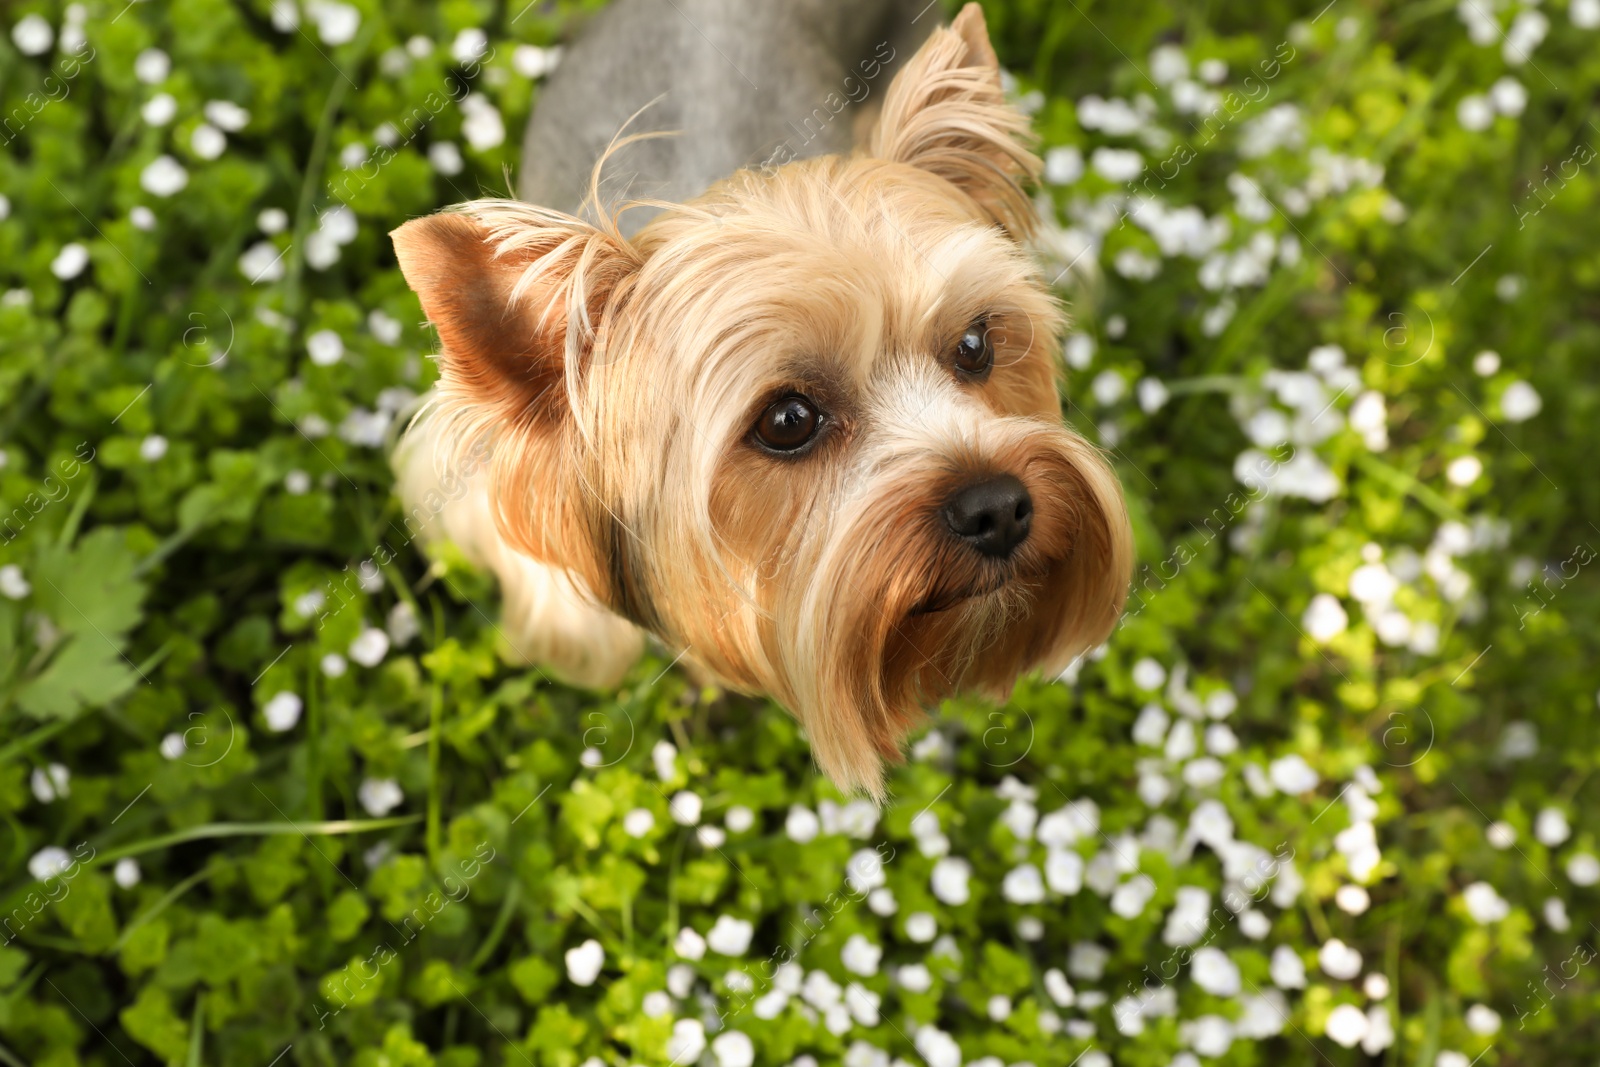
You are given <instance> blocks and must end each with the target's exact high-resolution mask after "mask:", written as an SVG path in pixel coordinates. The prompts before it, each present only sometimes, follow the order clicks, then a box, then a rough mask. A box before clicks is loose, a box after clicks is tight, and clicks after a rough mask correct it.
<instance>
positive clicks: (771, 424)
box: [393, 0, 1133, 797]
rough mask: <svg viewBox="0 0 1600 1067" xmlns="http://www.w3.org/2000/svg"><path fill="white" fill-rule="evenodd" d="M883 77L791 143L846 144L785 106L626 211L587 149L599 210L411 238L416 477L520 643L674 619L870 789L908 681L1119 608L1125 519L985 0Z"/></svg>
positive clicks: (893, 735) (543, 643)
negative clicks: (425, 355)
mask: <svg viewBox="0 0 1600 1067" xmlns="http://www.w3.org/2000/svg"><path fill="white" fill-rule="evenodd" d="M625 5H626V0H625V3H624V5H619V6H625ZM634 6H635V7H638V6H639V5H637V4H635V5H634ZM654 6H655V7H657V8H659V7H660V5H654ZM758 6H762V7H765V6H766V5H758ZM772 6H773V7H774V8H778V7H786V6H788V5H772ZM800 6H803V5H800ZM833 6H834V7H838V6H839V4H838V3H837V0H833ZM856 6H858V7H861V8H863V9H867V8H873V7H874V5H873V3H872V2H871V0H867V2H864V3H859V4H857V5H856ZM878 7H883V8H885V9H889V8H892V9H894V11H899V10H900V9H901V8H903V7H904V5H903V4H899V3H898V0H891V2H890V3H887V4H884V3H883V2H882V0H879V3H878ZM891 13H892V12H891ZM880 14H881V12H880ZM845 21H848V20H845ZM931 21H932V19H931V17H930V19H929V22H931ZM840 24H843V23H842V22H841V23H840ZM905 28H906V27H905V24H904V22H903V20H902V22H901V23H900V24H899V29H900V30H902V31H904V30H905ZM912 35H914V31H913V34H912ZM680 36H684V35H680ZM907 36H908V35H907V34H902V36H901V37H900V38H899V39H900V40H905V39H907ZM886 39H887V38H886ZM707 43H709V44H712V47H713V49H715V50H716V51H717V52H718V54H719V55H722V54H723V53H725V52H727V51H728V49H727V48H718V47H717V45H716V44H715V43H713V42H711V41H710V39H708V40H707ZM878 51H879V52H880V54H881V53H882V52H883V49H882V48H880V49H879V50H878ZM891 51H892V49H891ZM725 58H726V57H725ZM745 58H746V61H747V62H751V60H750V59H749V57H748V55H746V56H745ZM757 58H758V59H759V57H757ZM714 61H715V57H713V62H714ZM880 61H882V62H888V61H885V60H881V57H880ZM568 62H569V63H576V62H577V60H576V58H574V57H569V59H568ZM729 66H730V67H735V68H736V67H737V66H738V64H737V63H735V62H733V61H732V60H731V59H730V61H729ZM579 69H580V70H583V71H585V73H583V74H581V75H580V76H587V77H594V76H595V75H594V74H593V71H594V69H595V68H594V66H593V65H590V66H589V67H587V68H584V67H583V66H582V65H580V68H579ZM858 69H859V72H860V76H861V77H857V82H858V83H860V81H861V78H862V77H865V75H866V70H867V68H866V67H865V66H861V67H859V68H858ZM741 76H742V74H741ZM850 76H851V77H855V76H856V75H855V73H854V72H853V73H852V74H851V75H850ZM886 80H887V79H886ZM870 91H871V93H876V94H879V95H881V98H882V99H881V106H879V107H877V108H876V113H875V114H873V113H870V112H867V111H865V110H863V111H862V112H861V114H860V115H858V116H857V117H856V119H855V120H852V121H851V122H841V123H838V124H836V125H837V129H835V130H830V131H827V136H826V137H818V138H814V139H808V140H807V142H805V143H804V144H803V145H802V148H808V147H813V145H812V143H811V142H812V140H815V141H816V142H817V143H818V144H817V146H816V147H826V145H827V144H828V141H829V138H832V139H835V140H836V139H837V138H838V137H839V136H841V134H840V132H839V131H840V130H846V129H847V128H848V127H854V128H856V129H858V130H859V131H860V134H861V139H860V142H859V144H858V146H857V147H856V148H855V149H854V150H853V151H849V152H838V151H834V152H828V153H826V154H809V155H808V154H807V153H806V152H805V151H803V150H802V151H796V150H795V148H794V145H793V143H792V141H793V140H798V139H799V136H800V134H801V133H802V131H801V130H800V128H798V127H793V126H791V127H790V128H791V129H794V130H795V133H794V135H792V140H791V142H790V143H789V144H787V145H784V146H781V147H783V148H786V149H787V151H779V152H778V153H777V154H776V158H774V155H773V154H770V153H768V152H767V150H768V149H769V148H771V147H774V146H772V145H771V144H770V142H771V140H772V132H773V131H772V129H771V127H770V125H769V126H768V127H764V128H762V129H760V130H758V131H756V132H755V133H752V134H751V135H750V136H749V137H747V138H746V144H745V153H746V154H745V157H744V158H746V159H747V160H749V161H750V162H752V163H754V164H755V165H752V166H746V167H744V168H742V169H738V170H736V171H734V172H733V173H731V174H730V175H728V176H726V177H723V178H722V180H720V181H718V182H716V183H715V184H713V185H711V187H710V188H709V189H707V190H705V191H704V192H702V193H700V194H699V195H697V196H692V197H686V198H685V199H684V200H683V202H681V203H668V202H664V201H661V200H660V199H659V198H657V199H654V200H652V201H651V203H650V207H651V208H652V209H653V210H655V211H656V212H658V214H656V215H655V216H654V217H653V218H652V219H651V220H650V221H649V222H647V223H646V224H645V225H643V226H642V228H640V229H639V230H638V231H637V232H636V233H632V234H631V235H630V234H629V233H628V232H626V231H625V230H624V228H623V225H622V224H621V223H620V222H619V220H618V218H617V216H616V215H614V214H611V213H609V212H606V211H604V210H603V209H602V208H601V206H600V203H599V200H600V180H599V168H598V167H595V168H594V169H593V172H592V178H591V182H590V186H589V188H590V199H589V202H588V204H587V208H588V210H589V213H591V214H593V215H595V216H597V221H595V222H592V223H591V222H587V221H582V220H581V219H580V218H579V217H577V214H567V213H565V212H563V211H559V210H555V209H552V208H545V207H537V206H534V205H533V204H531V203H525V202H522V201H515V200H477V201H473V202H471V203H466V204H460V205H457V206H455V207H454V208H451V209H449V210H447V211H444V212H441V213H439V214H436V215H431V216H428V217H426V218H421V219H416V220H413V221H411V222H408V223H406V224H405V225H403V226H401V227H400V228H399V229H397V230H395V231H394V234H393V238H394V245H395V251H396V254H397V256H398V258H399V261H400V267H401V269H402V271H403V272H404V274H405V277H406V280H407V282H409V283H410V285H411V287H412V288H413V289H414V290H415V291H416V293H417V295H418V296H419V297H420V298H421V301H422V307H423V310H424V311H425V312H426V314H427V316H428V318H429V320H431V322H432V323H433V324H434V326H435V327H436V328H437V330H438V333H439V339H440V342H441V352H440V355H439V362H440V369H441V377H440V381H439V383H438V386H437V388H436V391H435V393H434V395H433V396H432V398H431V404H430V407H431V410H430V411H429V412H428V413H427V414H426V415H425V416H424V417H423V418H422V419H420V420H419V421H418V422H417V423H416V424H414V426H413V428H412V429H411V430H410V432H409V433H408V436H407V439H406V441H405V442H404V444H403V445H402V448H401V450H400V452H399V453H398V456H397V466H398V468H399V471H400V479H401V494H402V496H403V498H404V499H405V500H406V502H407V506H408V507H410V508H413V509H414V510H426V511H428V514H429V515H430V516H432V517H436V518H437V521H435V522H433V523H432V524H431V526H430V527H429V529H428V530H427V531H426V532H425V534H424V536H425V537H428V538H434V539H448V540H450V541H453V542H455V543H456V544H457V545H458V546H459V547H460V548H461V549H462V551H463V552H464V553H465V554H466V555H467V556H468V557H469V558H470V559H472V560H474V561H476V562H477V563H479V564H481V565H482V566H485V567H487V568H489V569H491V570H493V571H494V573H495V574H496V575H497V576H498V578H499V581H500V585H501V588H502V589H503V592H504V597H505V612H504V619H503V628H504V630H505V631H506V636H507V641H508V643H509V644H510V645H511V646H512V648H513V649H514V650H515V651H517V652H518V653H520V655H521V656H523V657H524V658H525V659H527V660H529V661H531V662H536V663H539V664H541V665H544V666H546V667H549V668H550V669H551V670H552V671H554V672H555V673H556V674H557V675H559V676H561V677H563V678H565V679H567V680H569V681H572V682H575V683H578V684H582V685H590V686H609V685H612V684H615V683H616V682H617V681H618V680H619V679H620V677H621V675H622V674H623V672H624V671H625V670H626V669H627V668H628V667H629V666H630V665H631V664H632V663H633V662H634V661H635V660H636V658H637V657H638V655H639V654H640V652H641V649H642V645H643V640H644V635H645V634H651V635H654V636H655V637H656V638H658V639H659V640H660V641H661V642H663V643H664V644H665V645H666V646H667V647H668V649H669V650H672V651H680V652H681V653H682V656H683V658H684V659H685V660H686V661H688V662H691V663H692V664H693V665H694V667H695V669H696V670H697V672H698V673H699V674H700V675H701V676H702V677H705V678H708V679H710V680H714V681H716V682H718V683H720V684H722V685H724V686H726V687H729V688H731V689H733V690H737V691H743V692H750V693H764V694H768V695H770V696H771V697H772V698H773V699H775V700H776V701H778V702H780V703H782V704H783V705H784V706H786V707H787V708H789V709H790V710H791V711H792V712H793V713H794V714H795V715H796V716H797V717H798V718H799V720H800V722H801V723H802V725H803V726H804V728H805V730H806V732H807V734H808V736H809V738H810V741H811V746H812V751H813V753H814V754H815V758H816V760H817V762H818V764H819V765H820V766H821V768H822V770H823V771H824V772H825V773H826V774H827V775H828V776H829V777H830V778H832V779H833V780H834V781H835V782H837V783H838V784H839V785H840V786H841V787H844V788H858V789H863V790H866V791H868V792H870V793H872V794H873V795H875V796H879V797H881V796H882V795H883V775H884V764H885V761H886V760H894V759H897V758H898V757H899V755H900V751H901V745H902V742H903V740H904V738H905V735H906V734H907V732H908V731H909V730H911V728H912V727H913V726H914V725H915V724H916V723H917V721H918V720H919V718H920V717H921V715H922V712H923V710H924V709H926V708H928V707H929V706H931V705H933V704H936V703H937V702H938V701H940V700H942V699H944V698H946V697H949V696H951V695H953V694H956V693H958V692H968V691H972V692H979V693H984V694H987V695H990V696H992V697H994V698H995V699H1005V698H1006V697H1007V696H1008V695H1009V693H1010V691H1011V688H1012V686H1013V684H1014V683H1015V681H1016V679H1017V678H1018V676H1019V675H1021V674H1022V673H1024V672H1026V671H1030V670H1034V669H1043V670H1045V671H1048V672H1054V671H1059V670H1061V669H1063V668H1064V667H1065V666H1066V665H1067V664H1068V663H1069V662H1070V661H1071V660H1072V659H1073V658H1074V657H1076V656H1078V655H1079V654H1080V653H1082V652H1084V651H1085V650H1086V649H1089V648H1091V647H1093V646H1095V645H1097V644H1099V643H1100V642H1101V641H1103V640H1104V639H1105V638H1106V636H1107V635H1108V634H1109V633H1110V631H1111V629H1112V628H1113V626H1114V625H1115V624H1116V621H1117V619H1118V617H1119V615H1120V612H1121V609H1122V605H1123V601H1124V598H1125V596H1126V594H1127V588H1128V582H1129V577H1130V571H1131V565H1132V551H1133V550H1132V543H1131V534H1130V530H1129V524H1128V519H1127V514H1126V511H1125V509H1124V505H1123V499H1122V492H1121V488H1120V487H1119V485H1118V483H1117V480H1116V477H1115V476H1114V475H1113V473H1112V471H1111V469H1110V468H1109V466H1108V465H1107V463H1106V462H1105V460H1104V459H1103V458H1102V456H1101V455H1100V453H1099V452H1098V451H1097V450H1096V449H1095V448H1094V447H1093V446H1092V445H1090V444H1089V443H1088V442H1086V441H1085V440H1084V439H1083V438H1082V437H1080V436H1079V435H1078V434H1076V433H1074V432H1073V431H1072V430H1070V429H1068V428H1067V427H1066V426H1065V425H1063V422H1062V418H1061V406H1060V399H1059V396H1058V393H1057V382H1058V376H1059V373H1060V360H1059V337H1060V334H1061V331H1062V329H1063V326H1064V318H1065V317H1064V314H1063V311H1062V308H1061V306H1060V304H1059V303H1058V301H1057V300H1056V299H1055V298H1054V297H1053V296H1052V295H1051V292H1050V289H1049V286H1048V285H1047V284H1046V283H1045V281H1044V280H1043V278H1042V276H1041V273H1040V271H1039V268H1038V267H1037V266H1036V264H1035V263H1034V262H1033V261H1032V260H1031V258H1030V256H1029V255H1028V252H1027V250H1026V247H1025V244H1024V242H1025V240H1026V238H1027V236H1028V234H1029V232H1030V229H1031V228H1032V227H1033V225H1034V224H1035V222H1036V219H1035V215H1034V208H1033V205H1032V203H1031V202H1030V200H1029V199H1028V196H1027V195H1026V194H1025V192H1024V188H1023V187H1024V184H1025V183H1027V182H1029V181H1030V180H1032V179H1035V178H1036V176H1037V173H1038V170H1039V166H1040V164H1039V160H1038V159H1037V158H1036V157H1035V155H1034V154H1033V153H1032V151H1031V147H1030V145H1031V140H1030V135H1029V129H1028V122H1027V119H1026V117H1025V116H1024V115H1023V114H1022V113H1020V112H1019V111H1017V110H1015V109H1014V108H1013V107H1011V106H1010V105H1008V103H1007V102H1006V99H1005V97H1004V95H1003V93H1002V90H1001V82H1000V68H999V64H998V61H997V60H996V58H995V53H994V49H993V48H992V47H991V45H990V42H989V37H988V32H987V29H986V27H985V24H984V19H983V15H982V12H981V10H980V9H979V7H978V5H977V4H968V5H967V6H966V7H965V8H964V9H963V10H962V11H961V13H960V15H959V16H958V17H957V18H956V19H955V21H954V23H953V24H952V25H951V26H950V27H948V28H944V29H937V30H934V31H933V32H932V33H931V35H929V36H927V37H926V40H925V41H924V43H923V44H922V45H921V47H920V48H919V49H918V50H917V51H916V52H915V54H914V55H911V57H910V58H909V60H906V61H903V63H902V67H901V69H900V70H899V71H898V73H896V74H895V75H894V77H893V79H892V81H889V82H888V85H887V89H886V90H885V89H884V88H883V87H882V85H881V84H880V85H879V86H878V87H877V88H873V89H871V90H870ZM547 92H549V93H551V94H552V95H555V87H552V88H551V89H550V90H547ZM847 95H849V96H850V98H851V100H852V101H854V100H855V96H854V94H851V93H847ZM543 106H544V105H543V104H541V107H543ZM827 110H828V112H829V113H830V114H831V113H832V111H833V109H832V107H831V105H829V106H828V108H827ZM802 113H805V112H802ZM540 121H541V120H540V118H539V116H538V115H536V116H535V118H534V121H533V124H532V125H533V126H534V127H535V128H537V127H538V126H539V125H540ZM545 125H546V126H547V127H550V126H551V123H550V122H548V121H547V122H546V123H545ZM556 125H559V124H556ZM808 128H809V127H808ZM719 135H720V136H724V137H726V131H725V130H724V131H722V132H721V133H720V134H719ZM780 136H781V131H780ZM763 140H765V141H766V142H768V143H766V144H763V143H761V142H762V141H763ZM622 143H628V142H622ZM679 151H684V150H682V149H679ZM690 154H692V153H690ZM791 157H792V158H791ZM680 158H688V155H685V156H682V157H680ZM763 163H764V164H765V165H762V164H763ZM548 169H549V168H547V170H548ZM646 177H648V176H647V175H646ZM668 185H669V186H670V185H671V182H668ZM574 210H577V209H576V208H574ZM579 213H582V212H579ZM485 442H487V445H488V448H489V458H488V460H487V462H486V463H483V464H481V465H478V464H474V466H475V467H479V466H481V469H478V470H475V472H474V473H473V474H472V475H471V476H470V477H467V478H456V477H455V476H454V475H451V474H450V473H449V472H450V470H451V469H452V465H453V464H458V463H459V459H460V457H463V456H465V455H467V453H469V452H472V451H473V450H475V449H481V448H483V447H484V443H485ZM474 454H478V455H481V453H474ZM450 481H455V482H459V483H460V484H459V487H458V491H455V492H451V491H450V488H451V487H450V485H449V484H448V482H450Z"/></svg>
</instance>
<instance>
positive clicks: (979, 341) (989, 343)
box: [956, 319, 994, 378]
mask: <svg viewBox="0 0 1600 1067" xmlns="http://www.w3.org/2000/svg"><path fill="white" fill-rule="evenodd" d="M993 365H994V339H993V338H992V337H990V336H989V320H988V319H979V320H978V321H977V322H974V323H973V324H972V325H971V326H968V327H967V332H966V333H964V334H962V335H961V341H960V342H959V343H958V344H957V345H956V370H958V371H960V372H961V373H962V375H964V376H965V377H967V378H982V377H984V376H985V375H987V374H988V373H989V368H990V367H991V366H993Z"/></svg>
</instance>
